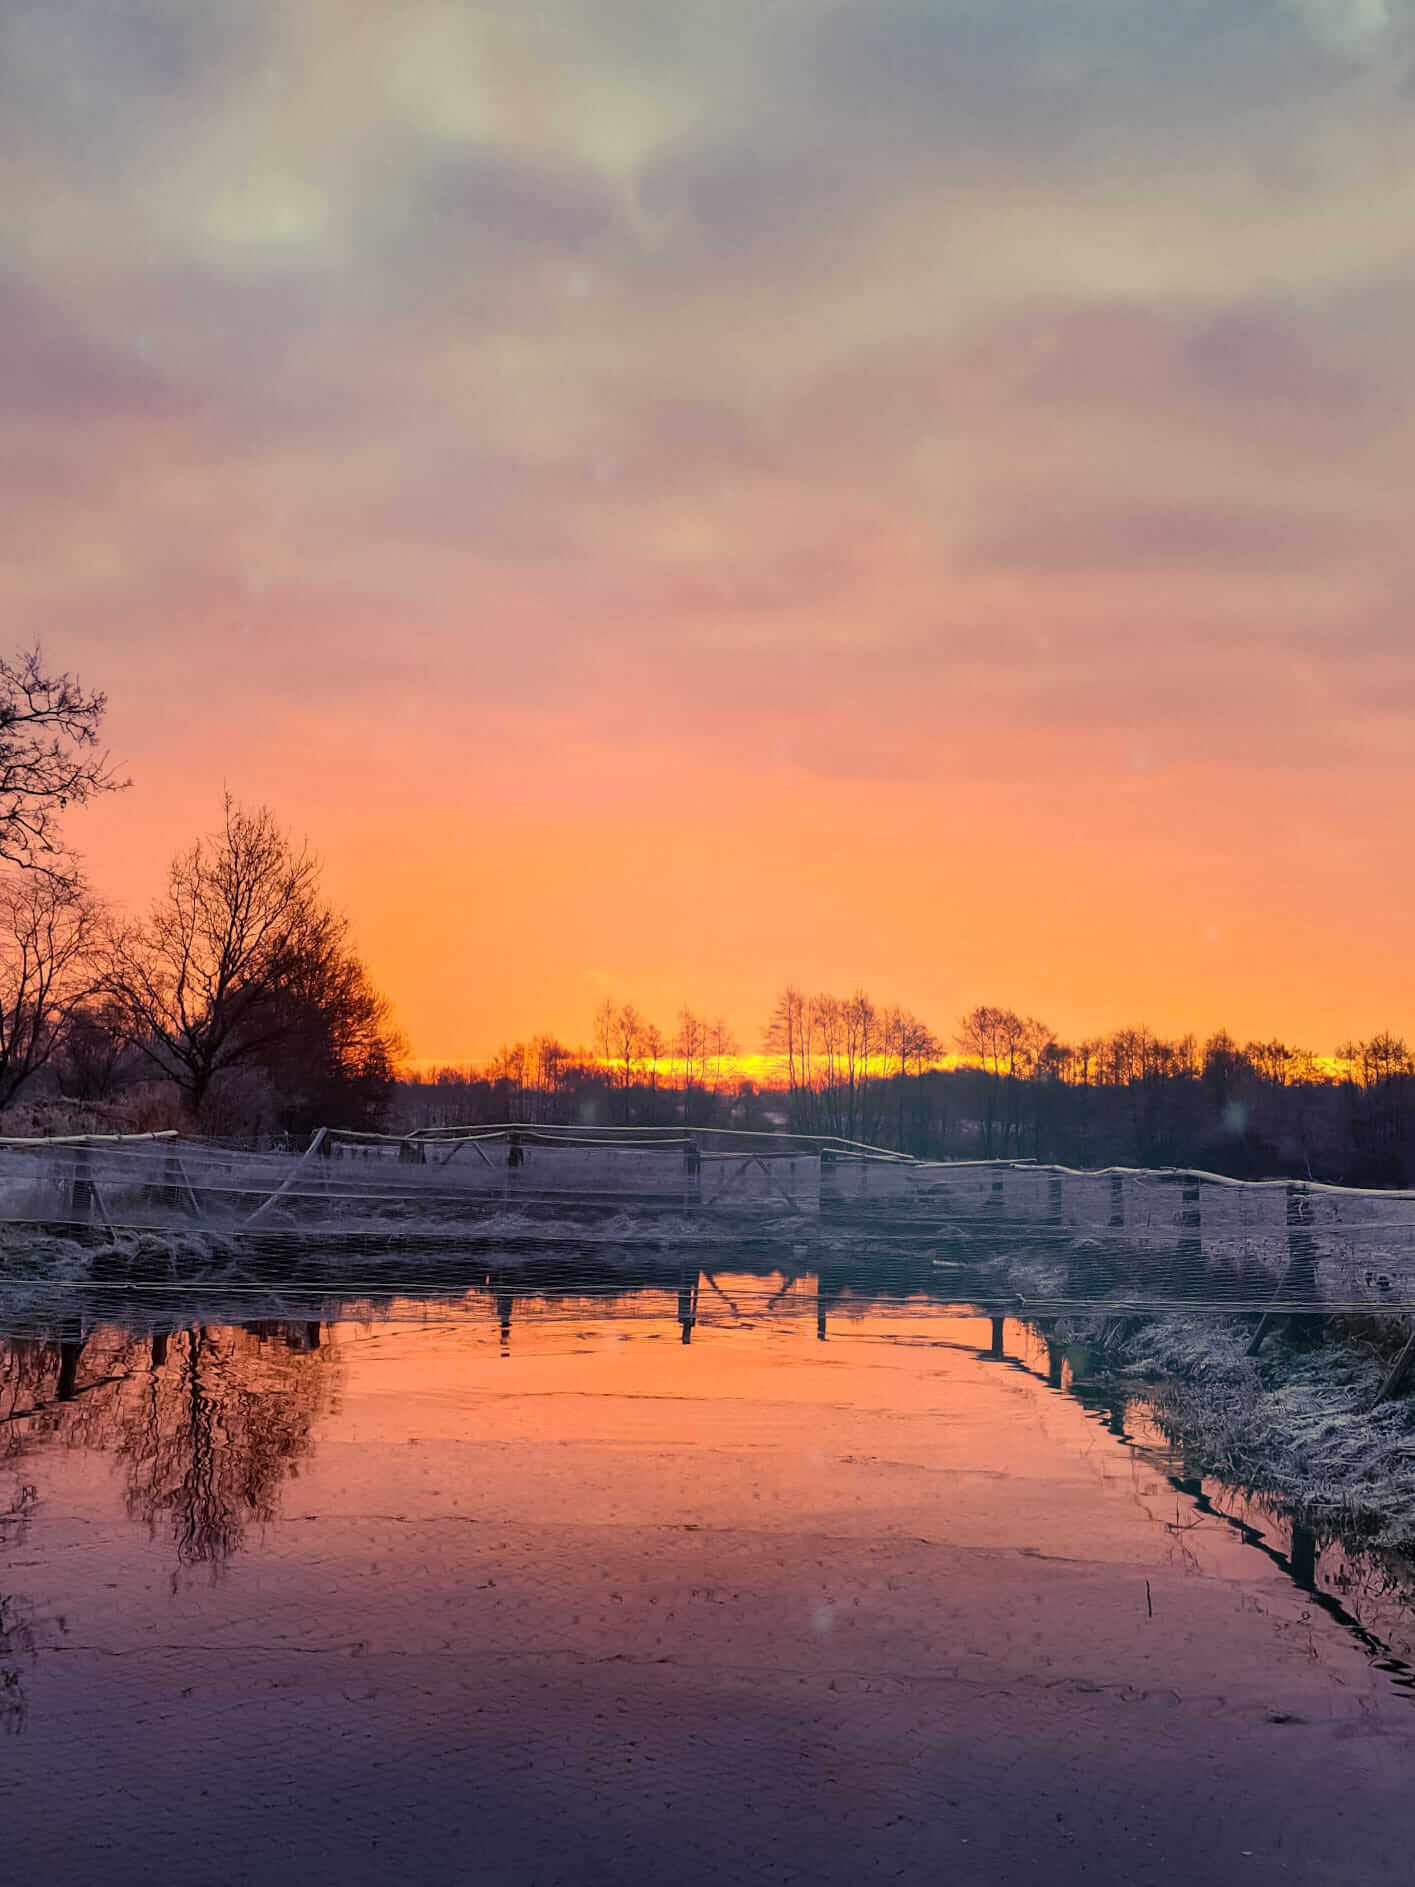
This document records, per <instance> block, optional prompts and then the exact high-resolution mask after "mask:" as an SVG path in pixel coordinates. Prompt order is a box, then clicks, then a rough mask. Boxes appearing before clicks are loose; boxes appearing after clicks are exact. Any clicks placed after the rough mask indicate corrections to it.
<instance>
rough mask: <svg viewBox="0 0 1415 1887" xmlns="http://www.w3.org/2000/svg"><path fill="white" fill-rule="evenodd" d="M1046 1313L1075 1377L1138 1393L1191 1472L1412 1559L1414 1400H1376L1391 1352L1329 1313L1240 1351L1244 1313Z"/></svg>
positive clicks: (1077, 1383) (1246, 1322)
mask: <svg viewBox="0 0 1415 1887" xmlns="http://www.w3.org/2000/svg"><path fill="white" fill-rule="evenodd" d="M1047 1321H1048V1322H1049V1323H1051V1326H1052V1327H1051V1329H1050V1331H1049V1332H1047V1333H1046V1334H1047V1336H1048V1338H1049V1341H1050V1342H1052V1343H1053V1344H1057V1345H1060V1346H1061V1347H1062V1348H1063V1349H1064V1350H1065V1351H1066V1354H1067V1356H1068V1359H1069V1360H1070V1362H1071V1368H1072V1379H1073V1385H1074V1387H1075V1388H1077V1389H1078V1390H1082V1391H1084V1392H1087V1393H1090V1392H1097V1391H1110V1392H1114V1393H1116V1394H1120V1395H1124V1396H1126V1397H1127V1398H1134V1399H1136V1400H1138V1401H1140V1402H1143V1403H1144V1404H1145V1405H1146V1406H1147V1408H1148V1409H1149V1410H1150V1411H1151V1413H1152V1415H1153V1417H1154V1419H1155V1421H1156V1422H1157V1423H1158V1425H1159V1426H1160V1427H1161V1428H1163V1429H1164V1430H1165V1432H1166V1433H1167V1434H1169V1435H1170V1436H1171V1438H1172V1439H1173V1440H1174V1441H1175V1442H1176V1443H1177V1444H1179V1445H1180V1446H1182V1447H1183V1448H1184V1449H1185V1450H1186V1452H1188V1453H1192V1455H1193V1457H1194V1461H1195V1465H1196V1467H1201V1468H1202V1470H1203V1472H1205V1473H1207V1474H1212V1475H1214V1476H1216V1477H1217V1478H1219V1479H1221V1480H1223V1481H1226V1482H1227V1483H1229V1484H1230V1485H1231V1486H1233V1487H1235V1488H1238V1489H1240V1490H1242V1491H1243V1492H1245V1493H1249V1494H1253V1495H1257V1496H1259V1497H1263V1498H1266V1499H1268V1500H1271V1501H1276V1502H1278V1503H1280V1504H1281V1505H1282V1506H1283V1507H1284V1508H1285V1509H1286V1510H1288V1511H1289V1512H1290V1513H1291V1514H1292V1515H1293V1516H1294V1517H1295V1518H1297V1519H1299V1520H1301V1521H1303V1522H1304V1523H1305V1524H1307V1525H1308V1526H1310V1527H1312V1528H1313V1529H1314V1530H1316V1531H1317V1532H1319V1533H1323V1534H1328V1535H1331V1536H1338V1535H1340V1536H1345V1537H1347V1538H1350V1539H1352V1540H1353V1541H1354V1542H1356V1543H1359V1544H1360V1545H1363V1546H1367V1547H1376V1548H1380V1549H1383V1550H1388V1551H1395V1552H1398V1553H1400V1554H1402V1555H1405V1556H1408V1557H1411V1558H1415V1397H1412V1396H1410V1395H1404V1396H1397V1397H1395V1398H1393V1399H1392V1400H1390V1401H1387V1402H1383V1403H1380V1404H1379V1405H1376V1401H1375V1399H1376V1396H1377V1395H1378V1394H1379V1392H1380V1389H1381V1386H1382V1384H1383V1383H1384V1381H1385V1379H1386V1377H1387V1375H1388V1373H1389V1369H1390V1357H1389V1355H1387V1354H1384V1353H1382V1352H1381V1351H1379V1350H1378V1349H1377V1347H1376V1346H1375V1345H1374V1344H1372V1343H1371V1342H1370V1341H1369V1340H1368V1339H1367V1338H1366V1337H1364V1335H1363V1334H1362V1333H1361V1331H1360V1330H1359V1328H1358V1327H1356V1326H1354V1325H1352V1324H1351V1323H1349V1322H1347V1321H1345V1320H1341V1321H1337V1320H1332V1321H1331V1322H1330V1323H1329V1324H1328V1326H1327V1328H1326V1330H1325V1332H1324V1333H1323V1336H1322V1338H1321V1339H1320V1340H1316V1341H1314V1340H1311V1339H1310V1338H1306V1337H1303V1336H1297V1335H1294V1334H1293V1332H1292V1331H1290V1330H1289V1329H1288V1328H1287V1327H1285V1326H1284V1327H1281V1328H1279V1329H1277V1330H1275V1331H1273V1333H1272V1334H1271V1335H1270V1336H1269V1337H1268V1339H1267V1341H1266V1343H1265V1345H1264V1347H1263V1349H1262V1351H1260V1353H1259V1354H1258V1355H1257V1356H1255V1357H1250V1356H1248V1355H1247V1354H1246V1352H1247V1349H1248V1345H1249V1343H1250V1342H1251V1340H1252V1335H1253V1324H1252V1320H1251V1319H1250V1318H1245V1317H1241V1316H1233V1315H1228V1314H1224V1313H1219V1312H1213V1311H1209V1312H1200V1311H1182V1312H1174V1313H1170V1314H1166V1315H1163V1316H1144V1317H1140V1316H1129V1317H1126V1318H1124V1319H1117V1318H1114V1317H1111V1318H1106V1317H1105V1316H1104V1315H1103V1314H1100V1313H1099V1312H1097V1313H1093V1314H1090V1315H1087V1316H1084V1317H1065V1318H1060V1319H1056V1320H1051V1319H1048V1320H1047ZM1373 1405H1374V1406H1373Z"/></svg>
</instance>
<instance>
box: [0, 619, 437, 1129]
mask: <svg viewBox="0 0 1415 1887" xmlns="http://www.w3.org/2000/svg"><path fill="white" fill-rule="evenodd" d="M105 706H106V703H105V700H104V697H103V696H102V695H99V694H86V693H85V692H84V691H83V689H82V688H81V687H80V685H79V683H78V682H77V681H76V680H74V679H72V678H71V677H69V676H67V675H60V676H57V677H55V676H50V675H48V674H47V673H46V671H45V668H44V665H43V661H42V657H41V656H40V654H39V652H38V651H37V650H36V651H34V652H32V653H31V654H29V655H27V656H25V657H24V658H23V659H22V660H21V661H20V662H19V663H18V664H10V663H7V662H5V661H3V660H0V1107H10V1106H11V1105H12V1104H13V1103H15V1102H16V1101H17V1100H18V1099H19V1098H20V1097H21V1096H23V1097H24V1099H25V1100H27V1101H33V1102H35V1103H37V1104H43V1103H46V1102H48V1103H57V1104H59V1105H58V1107H57V1108H54V1109H52V1110H51V1113H52V1114H57V1115H58V1116H59V1117H60V1118H61V1119H62V1117H63V1115H64V1113H65V1111H66V1109H67V1111H68V1112H69V1114H70V1115H72V1113H73V1111H74V1110H75V1109H87V1110H89V1111H90V1112H93V1113H97V1114H98V1115H99V1116H101V1117H105V1118H107V1119H109V1120H112V1121H113V1122H114V1123H115V1124H120V1125H124V1126H157V1125H168V1124H174V1125H175V1124H185V1125H193V1126H196V1127H198V1128H200V1129H201V1130H203V1131H205V1132H208V1133H212V1134H217V1135H224V1136H231V1137H241V1138H264V1137H269V1136H272V1135H277V1134H280V1133H303V1132H307V1131H308V1130H309V1129H310V1128H311V1127H312V1126H314V1125H316V1124H327V1125H332V1126H352V1127H367V1126H373V1125H375V1124H377V1123H378V1122H379V1121H380V1120H381V1119H382V1118H383V1115H384V1112H385V1109H386V1107H387V1104H388V1101H389V1098H390V1096H391V1094H392V1092H393V1087H394V1076H395V1067H396V1061H397V1058H398V1055H399V1054H400V1052H401V1043H400V1041H399V1038H398V1035H397V1032H396V1030H395V1029H394V1027H393V1024H392V1019H391V1015H390V1012H389V1008H388V1004H387V1002H386V1000H385V999H384V998H383V997H382V996H381V995H380V994H379V992H378V991H377V990H376V989H375V988H374V986H373V984H372V982H371V980H370V978H369V975H368V972H367V970H366V968H365V966H364V965H363V963H362V962H361V960H360V958H359V956H358V954H357V952H356V951H355V950H354V948H353V945H352V943H351V940H350V938H349V934H348V926H347V923H346V922H345V920H344V918H343V917H341V916H340V915H339V914H338V913H337V912H336V911H334V910H333V909H332V908H331V907H330V905H329V904H328V903H327V901H326V900H325V898H324V896H323V894H322V892H321V888H320V873H319V865H318V862H317V860H316V859H315V858H313V857H312V855H311V854H310V852H309V851H308V849H307V848H304V847H301V848H297V847H296V846H295V845H294V844H293V843H292V842H291V840H290V839H289V838H288V837H287V836H286V834H285V833H284V832H283V831H282V830H281V829H280V827H279V825H278V824H277V822H276V820H275V817H274V815H273V814H272V813H270V812H269V811H268V810H266V809H264V808H260V809H257V810H255V811H250V810H248V809H246V808H244V807H241V806H239V805H238V804H237V803H236V802H235V801H234V800H233V799H232V798H231V797H230V796H229V794H228V795H227V798H226V802H225V808H224V816H223V819H222V823H221V825H220V826H219V828H218V829H217V830H216V831H214V832H212V833H210V834H207V835H206V836H205V837H202V838H199V839H197V840H195V841H194V842H193V843H192V845H191V846H190V847H188V848H187V849H186V850H185V851H184V852H182V853H180V854H179V855H178V857H177V858H175V859H174V860H173V861H172V864H171V867H170V868H169V871H168V875H167V883H166V885H165V887H164V889H163V891H162V892H161V894H160V895H159V896H158V897H157V898H156V899H154V901H153V903H152V904H151V906H150V907H149V909H148V911H147V912H146V914H145V915H143V916H141V917H128V916H124V915H123V914H121V913H117V912H114V911H112V910H110V909H107V908H105V907H104V906H103V905H102V904H101V903H100V901H99V900H98V899H97V898H96V897H95V896H94V895H93V893H92V892H91V890H90V889H89V887H88V886H87V884H86V882H85V880H84V876H83V873H82V870H81V868H80V866H79V863H78V861H77V859H76V858H75V857H74V855H73V854H72V853H71V852H70V851H68V850H67V849H66V848H65V846H64V844H63V840H62V834H61V831H60V825H59V815H60V814H61V812H63V811H64V810H65V809H66V808H67V807H68V806H71V805H75V804H80V805H81V804H83V803H84V802H85V801H86V800H88V799H90V798H92V797H93V796H94V795H96V794H98V793H103V792H110V791H115V790H118V789H120V788H121V786H122V785H123V784H124V782H122V781H119V780H118V779H116V778H115V777H114V775H113V773H112V770H111V768H110V767H109V764H108V761H107V757H106V755H103V754H102V753H100V751H99V749H98V744H97V743H98V734H99V728H100V725H101V722H102V717H103V712H104V708H105Z"/></svg>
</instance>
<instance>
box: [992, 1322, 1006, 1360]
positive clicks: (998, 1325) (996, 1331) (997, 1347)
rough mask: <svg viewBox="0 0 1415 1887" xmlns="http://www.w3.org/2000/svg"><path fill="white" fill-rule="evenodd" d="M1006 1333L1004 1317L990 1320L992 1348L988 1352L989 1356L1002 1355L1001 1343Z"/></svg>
mask: <svg viewBox="0 0 1415 1887" xmlns="http://www.w3.org/2000/svg"><path fill="white" fill-rule="evenodd" d="M1006 1331H1007V1319H1006V1318H1005V1317H994V1318H993V1320H992V1348H991V1349H990V1350H989V1351H988V1355H989V1356H1001V1355H1002V1342H1003V1337H1004V1336H1005V1334H1006Z"/></svg>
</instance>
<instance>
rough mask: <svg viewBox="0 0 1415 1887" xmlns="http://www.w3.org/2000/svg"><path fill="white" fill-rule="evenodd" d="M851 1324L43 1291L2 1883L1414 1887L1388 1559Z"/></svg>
mask: <svg viewBox="0 0 1415 1887" xmlns="http://www.w3.org/2000/svg"><path fill="white" fill-rule="evenodd" d="M187 1308H188V1310H194V1311H196V1313H197V1314H198V1315H200V1314H201V1312H200V1307H199V1306H197V1305H191V1306H188V1307H187ZM823 1308H824V1307H823V1306H822V1305H820V1304H818V1302H817V1301H816V1300H815V1299H814V1298H813V1296H812V1286H811V1281H810V1280H809V1279H798V1280H794V1281H788V1280H785V1279H769V1280H763V1279H762V1278H760V1277H732V1276H725V1275H722V1274H718V1275H716V1276H715V1277H714V1278H712V1279H710V1280H709V1279H703V1280H701V1281H700V1282H698V1283H697V1285H696V1289H695V1291H693V1292H691V1293H688V1292H678V1293H675V1292H674V1291H673V1290H672V1289H671V1288H670V1289H661V1290H660V1289H647V1290H641V1291H638V1292H636V1293H632V1294H629V1295H624V1296H621V1297H617V1298H615V1299H614V1300H612V1301H608V1300H605V1299H602V1298H594V1297H589V1296H586V1297H577V1296H575V1295H566V1294H564V1293H560V1294H557V1295H556V1297H555V1298H554V1299H553V1300H549V1299H544V1298H530V1299H525V1298H522V1299H514V1298H513V1297H512V1296H511V1295H510V1294H509V1292H508V1291H506V1290H504V1289H503V1290H501V1291H496V1290H494V1289H493V1290H487V1291H481V1292H474V1293H468V1294H467V1295H466V1296H465V1297H460V1298H455V1299H452V1300H447V1299H437V1300H423V1301H419V1302H415V1301H413V1300H411V1299H409V1300H406V1301H403V1302H392V1303H385V1304H384V1305H383V1307H382V1308H381V1310H380V1312H379V1314H378V1315H377V1317H375V1316H374V1315H373V1314H372V1312H371V1311H369V1310H368V1309H367V1307H365V1308H364V1309H363V1310H359V1309H357V1308H355V1309H352V1310H351V1309H349V1308H347V1307H346V1308H345V1309H344V1310H343V1311H342V1312H339V1313H337V1314H335V1315H334V1316H333V1317H332V1318H331V1317H330V1316H329V1315H327V1314H325V1313H328V1312H329V1310H330V1309H331V1307H330V1306H329V1305H327V1304H326V1305H323V1306H320V1307H319V1310H320V1313H321V1314H318V1315H316V1314H314V1310H313V1307H312V1308H311V1314H309V1315H308V1316H297V1317H296V1318H295V1319H293V1320H290V1321H281V1322H278V1323H263V1324H256V1325H251V1324H249V1323H246V1324H240V1323H234V1322H227V1323H216V1322H197V1321H195V1320H194V1319H192V1318H184V1317H183V1316H181V1315H177V1314H175V1313H174V1314H169V1315H166V1316H165V1317H164V1316H155V1315H151V1314H149V1315H147V1316H146V1317H145V1319H144V1320H143V1321H142V1322H141V1324H139V1323H138V1322H136V1321H135V1320H134V1319H133V1318H132V1317H127V1318H125V1317H123V1316H122V1315H119V1314H117V1313H116V1312H110V1313H109V1315H108V1316H107V1317H106V1318H96V1317H95V1316H94V1315H93V1314H92V1312H91V1311H90V1313H88V1314H87V1315H86V1317H85V1319H84V1320H82V1321H81V1322H74V1323H72V1324H71V1325H70V1326H68V1327H67V1329H65V1328H59V1329H57V1330H55V1329H50V1330H47V1331H46V1332H45V1333H44V1334H41V1335H36V1334H35V1333H34V1329H33V1327H29V1328H26V1327H25V1326H23V1324H22V1321H16V1320H14V1319H12V1320H11V1323H10V1328H9V1332H8V1334H7V1336H6V1337H5V1340H4V1342H3V1344H0V1514H4V1515H5V1516H6V1517H5V1518H4V1519H3V1520H2V1521H0V1716H3V1720H4V1724H5V1727H6V1728H7V1729H8V1730H9V1731H10V1732H11V1734H9V1735H7V1736H5V1737H4V1738H3V1739H0V1852H3V1855H4V1858H5V1867H6V1878H7V1879H13V1880H15V1881H36V1882H38V1881H55V1882H94V1883H100V1882H101V1883H105V1887H120V1884H121V1883H126V1882H138V1881H143V1882H146V1881H153V1882H159V1881H160V1882H164V1883H172V1884H174V1887H175V1884H176V1883H184V1882H202V1883H212V1882H233V1883H234V1882H264V1881H277V1880H278V1881H284V1880H287V1879H296V1880H300V1879H302V1880H304V1881H307V1882H324V1881H329V1882H335V1881H338V1882H346V1881H354V1882H365V1881H369V1882H371V1881H385V1880H421V1879H430V1878H434V1877H437V1878H440V1879H443V1880H451V1881H476V1882H537V1883H553V1882H567V1883H579V1882H604V1883H609V1882H620V1881H635V1882H637V1881H679V1882H697V1881H728V1882H731V1881H745V1882H756V1881H762V1882H768V1881H769V1882H787V1881H802V1882H817V1881H819V1882H837V1881H838V1882H852V1883H853V1882H869V1881H876V1880H880V1881H883V1880H904V1881H934V1880H940V1879H945V1878H946V1879H948V1880H950V1881H959V1882H964V1883H968V1882H978V1883H983V1882H986V1883H999V1882H1002V1883H1006V1882H1012V1881H1033V1880H1035V1881H1048V1882H1063V1883H1064V1882H1071V1881H1073V1880H1074V1881H1078V1882H1079V1881H1082V1880H1084V1881H1087V1882H1115V1883H1125V1884H1126V1887H1131V1884H1132V1883H1133V1884H1140V1883H1145V1882H1151V1881H1154V1882H1159V1881H1165V1882H1169V1881H1173V1880H1175V1879H1179V1878H1183V1879H1188V1878H1193V1879H1203V1880H1209V1881H1216V1882H1228V1881H1235V1882H1236V1881H1242V1882H1265V1881H1274V1882H1275V1881H1284V1882H1322V1883H1326V1882H1332V1883H1335V1882H1341V1883H1363V1882H1372V1883H1382V1887H1384V1884H1386V1883H1397V1882H1400V1883H1403V1882H1407V1881H1409V1880H1410V1879H1411V1878H1412V1877H1415V1806H1412V1804H1413V1803H1415V1704H1413V1703H1412V1692H1411V1688H1410V1678H1409V1674H1408V1672H1407V1671H1406V1670H1405V1668H1404V1667H1403V1665H1402V1662H1401V1660H1400V1658H1399V1657H1398V1656H1392V1655H1391V1647H1392V1645H1395V1646H1396V1647H1397V1649H1398V1648H1399V1646H1400V1644H1401V1643H1402V1634H1405V1639H1406V1640H1408V1638H1409V1636H1410V1635H1411V1634H1410V1619H1409V1614H1408V1612H1406V1611H1405V1609H1404V1607H1403V1601H1402V1599H1401V1598H1400V1596H1399V1594H1398V1592H1395V1591H1394V1590H1393V1588H1391V1587H1390V1586H1389V1582H1383V1581H1382V1579H1381V1578H1379V1577H1373V1576H1372V1575H1371V1574H1370V1572H1369V1569H1366V1570H1365V1571H1364V1572H1363V1571H1362V1570H1361V1569H1360V1566H1359V1562H1357V1561H1355V1560H1353V1559H1351V1558H1350V1557H1349V1556H1347V1555H1345V1554H1343V1553H1342V1552H1341V1551H1340V1550H1339V1549H1335V1548H1333V1549H1331V1550H1329V1551H1327V1552H1325V1553H1322V1554H1320V1555H1318V1556H1317V1558H1316V1559H1315V1560H1313V1559H1312V1557H1311V1552H1310V1547H1308V1548H1305V1549H1304V1548H1303V1547H1302V1546H1301V1545H1300V1543H1299V1545H1298V1547H1297V1549H1296V1550H1294V1546H1293V1543H1292V1541H1291V1538H1290V1535H1289V1534H1286V1533H1285V1532H1284V1530H1283V1528H1282V1526H1281V1524H1280V1523H1279V1522H1278V1521H1276V1520H1275V1519H1274V1518H1273V1517H1272V1516H1268V1515H1264V1514H1263V1513H1262V1512H1261V1510H1259V1509H1255V1508H1253V1507H1252V1506H1251V1505H1248V1506H1245V1505H1244V1503H1242V1501H1241V1500H1240V1499H1239V1498H1238V1497H1237V1496H1233V1495H1230V1494H1228V1493H1227V1492H1226V1491H1225V1490H1223V1489H1220V1488H1216V1487H1215V1486H1214V1485H1213V1484H1212V1483H1201V1482H1199V1481H1198V1480H1197V1479H1195V1478H1194V1477H1192V1476H1191V1475H1190V1474H1188V1473H1187V1472H1186V1469H1185V1466H1184V1463H1183V1461H1182V1460H1181V1459H1180V1458H1178V1457H1177V1456H1176V1455H1175V1454H1174V1453H1173V1451H1172V1450H1170V1449H1169V1448H1168V1447H1167V1446H1166V1445H1165V1444H1164V1443H1163V1441H1162V1439H1161V1438H1160V1437H1159V1436H1158V1435H1157V1434H1156V1433H1155V1432H1154V1431H1152V1430H1150V1429H1148V1428H1146V1426H1145V1424H1144V1422H1143V1418H1142V1417H1141V1416H1140V1414H1139V1412H1138V1411H1134V1410H1128V1411H1127V1410H1122V1409H1119V1408H1116V1407H1108V1408H1101V1409H1095V1408H1091V1407H1088V1406H1086V1404H1085V1403H1084V1402H1083V1401H1082V1400H1080V1399H1078V1398H1077V1397H1076V1396H1074V1395H1072V1394H1069V1393H1067V1392H1066V1391H1065V1390H1058V1389H1057V1388H1055V1387H1052V1386H1049V1385H1048V1382H1047V1362H1046V1355H1045V1351H1044V1350H1040V1353H1038V1352H1039V1349H1040V1346H1039V1345H1038V1344H1037V1343H1036V1341H1035V1339H1033V1338H1030V1337H1029V1336H1028V1334H1027V1332H1026V1331H1025V1330H1023V1329H1022V1328H1021V1327H1019V1326H1017V1325H1009V1327H1008V1349H1009V1354H1008V1356H1007V1357H1005V1358H1004V1359H1002V1360H998V1359H994V1358H990V1357H988V1356H987V1355H986V1351H987V1348H988V1344H989V1334H990V1333H989V1326H988V1324H987V1322H986V1320H983V1319H979V1318H976V1317H970V1316H968V1315H967V1314H966V1312H964V1311H960V1310H958V1309H956V1308H950V1307H949V1306H947V1305H943V1304H935V1303H928V1302H926V1301H924V1300H922V1299H913V1300H909V1301H906V1302H900V1303H893V1304H888V1305H880V1304H873V1305H863V1304H860V1305H849V1304H846V1305H833V1306H831V1311H832V1314H831V1316H830V1317H829V1319H828V1322H827V1327H826V1329H825V1340H824V1341H822V1340H821V1339H820V1335H819V1331H818V1314H817V1313H818V1311H823ZM687 1339H691V1341H689V1340H687Z"/></svg>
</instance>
